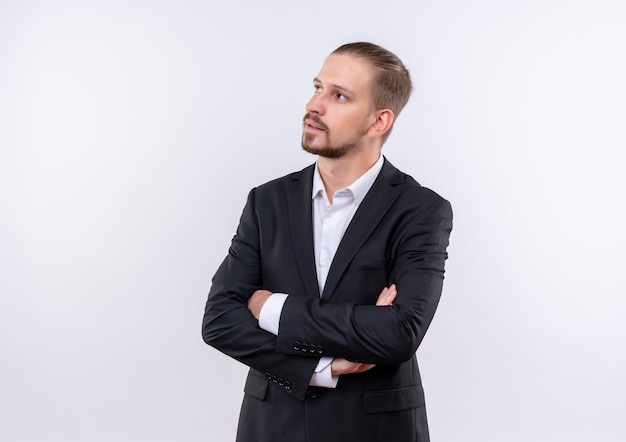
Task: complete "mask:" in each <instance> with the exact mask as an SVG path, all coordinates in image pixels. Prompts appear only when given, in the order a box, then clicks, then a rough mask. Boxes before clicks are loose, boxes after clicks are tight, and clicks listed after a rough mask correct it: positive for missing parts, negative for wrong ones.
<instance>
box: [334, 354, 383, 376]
mask: <svg viewBox="0 0 626 442" xmlns="http://www.w3.org/2000/svg"><path fill="white" fill-rule="evenodd" d="M374 367H376V365H374V364H361V363H360V362H352V361H348V360H347V359H344V358H335V359H333V362H331V364H330V371H331V373H332V375H333V376H341V375H343V374H353V373H363V372H364V371H367V370H371V369H372V368H374Z"/></svg>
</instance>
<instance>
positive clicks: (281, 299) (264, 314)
mask: <svg viewBox="0 0 626 442" xmlns="http://www.w3.org/2000/svg"><path fill="white" fill-rule="evenodd" d="M287 296H288V295H287V294H286V293H272V295H271V296H270V297H269V298H267V301H265V304H263V307H261V312H260V313H259V327H261V328H262V329H263V330H265V331H268V332H270V333H272V334H274V335H276V336H278V327H279V326H280V314H281V313H282V311H283V305H284V304H285V301H286V300H287Z"/></svg>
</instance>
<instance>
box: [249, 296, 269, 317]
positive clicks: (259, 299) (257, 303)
mask: <svg viewBox="0 0 626 442" xmlns="http://www.w3.org/2000/svg"><path fill="white" fill-rule="evenodd" d="M270 296H272V292H270V291H269V290H257V291H256V292H254V293H253V294H252V296H250V299H248V310H250V312H252V315H253V316H254V317H255V319H256V320H257V321H258V319H259V315H260V314H261V309H262V308H263V304H265V301H267V298H269V297H270Z"/></svg>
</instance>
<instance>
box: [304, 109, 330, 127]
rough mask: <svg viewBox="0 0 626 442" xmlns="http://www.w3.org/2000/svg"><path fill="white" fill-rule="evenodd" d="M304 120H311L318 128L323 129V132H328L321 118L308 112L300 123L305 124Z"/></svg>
mask: <svg viewBox="0 0 626 442" xmlns="http://www.w3.org/2000/svg"><path fill="white" fill-rule="evenodd" d="M306 120H311V121H313V122H314V123H315V124H316V125H318V126H319V127H321V128H322V129H324V130H325V131H328V126H326V124H324V122H323V121H322V120H321V118H320V117H319V116H318V115H317V114H314V113H311V112H308V113H307V114H306V115H305V116H304V118H303V119H302V122H303V123H305V121H306Z"/></svg>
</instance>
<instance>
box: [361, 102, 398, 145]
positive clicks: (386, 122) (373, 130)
mask: <svg viewBox="0 0 626 442" xmlns="http://www.w3.org/2000/svg"><path fill="white" fill-rule="evenodd" d="M374 117H375V118H376V119H375V120H374V123H373V124H372V125H371V126H370V128H369V129H368V130H367V135H368V136H370V137H372V138H375V137H380V136H383V135H384V134H385V132H387V131H388V130H389V129H391V125H392V124H393V120H394V118H395V116H394V114H393V111H392V110H391V109H381V110H377V111H376V112H375V113H374Z"/></svg>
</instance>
